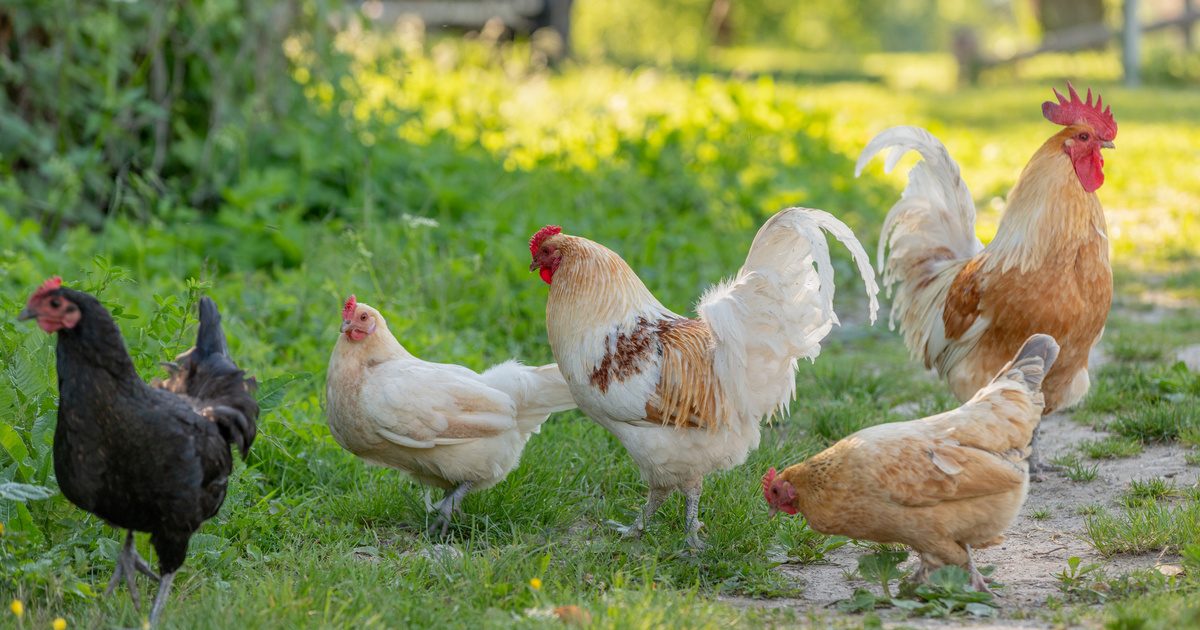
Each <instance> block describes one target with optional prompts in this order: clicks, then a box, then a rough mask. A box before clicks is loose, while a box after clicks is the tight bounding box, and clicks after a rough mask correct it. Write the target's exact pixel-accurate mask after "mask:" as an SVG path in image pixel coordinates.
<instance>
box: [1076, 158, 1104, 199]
mask: <svg viewBox="0 0 1200 630" xmlns="http://www.w3.org/2000/svg"><path fill="white" fill-rule="evenodd" d="M1075 175H1076V176H1078V177H1079V183H1080V184H1082V185H1083V189H1084V190H1086V191H1088V192H1096V191H1097V190H1098V189H1099V188H1100V187H1101V186H1103V185H1104V157H1103V156H1101V155H1100V151H1092V152H1091V153H1089V154H1087V155H1083V156H1080V157H1079V158H1078V159H1076V160H1075Z"/></svg>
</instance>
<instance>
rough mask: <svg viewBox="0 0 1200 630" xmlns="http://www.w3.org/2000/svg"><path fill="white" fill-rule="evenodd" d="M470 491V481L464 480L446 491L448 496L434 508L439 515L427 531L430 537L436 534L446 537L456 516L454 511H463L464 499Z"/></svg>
mask: <svg viewBox="0 0 1200 630" xmlns="http://www.w3.org/2000/svg"><path fill="white" fill-rule="evenodd" d="M470 491H471V482H470V481H464V482H462V483H460V484H459V485H458V487H457V488H455V489H453V490H447V491H446V497H445V498H443V499H442V500H441V501H439V502H438V504H437V506H435V508H434V509H435V510H437V513H438V517H437V518H436V519H434V521H433V523H432V524H431V525H430V526H429V530H428V531H427V532H426V534H427V535H428V536H429V537H431V538H432V537H433V536H434V535H435V534H437V535H438V536H439V537H440V538H445V537H446V533H447V532H449V531H450V521H451V519H452V518H453V517H454V513H455V512H458V511H461V509H462V502H463V499H464V498H465V497H466V496H467V493H468V492H470Z"/></svg>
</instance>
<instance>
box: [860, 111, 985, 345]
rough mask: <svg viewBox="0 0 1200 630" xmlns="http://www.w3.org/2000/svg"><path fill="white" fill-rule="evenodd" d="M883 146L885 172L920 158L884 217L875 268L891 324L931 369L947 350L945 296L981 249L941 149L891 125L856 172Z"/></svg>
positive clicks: (965, 197)
mask: <svg viewBox="0 0 1200 630" xmlns="http://www.w3.org/2000/svg"><path fill="white" fill-rule="evenodd" d="M885 149H891V151H890V152H889V154H888V157H887V160H886V162H885V164H884V168H885V170H886V171H889V172H890V171H891V170H892V168H894V167H895V166H896V164H897V163H898V162H899V160H900V158H901V157H903V156H904V154H905V153H907V152H909V151H916V152H917V153H919V154H920V155H921V158H922V161H920V162H918V163H917V164H916V166H914V167H913V168H912V170H911V171H909V174H908V185H907V186H906V187H905V188H904V192H903V193H901V195H900V200H899V201H897V202H896V204H895V205H894V206H892V208H891V210H889V211H888V214H887V217H886V218H885V219H884V222H883V228H882V230H881V232H880V235H879V251H878V255H877V264H878V266H879V270H880V272H881V274H882V276H883V285H884V287H885V288H886V290H887V292H888V294H889V295H892V294H893V293H894V296H895V297H894V299H893V300H892V309H891V314H890V315H889V318H888V323H889V325H890V326H891V327H892V328H895V327H896V323H897V321H899V325H900V330H901V332H903V333H904V342H905V345H907V346H908V349H909V351H910V352H912V354H913V356H914V357H917V358H921V359H923V360H924V361H925V364H926V365H927V366H930V365H933V364H934V363H935V362H936V361H937V360H938V357H939V356H940V355H941V353H942V351H943V350H944V349H945V348H944V346H945V339H943V338H942V335H943V332H942V330H941V327H940V324H941V320H942V309H943V307H944V306H945V303H946V299H945V298H946V292H947V291H948V290H949V289H950V284H951V283H952V282H953V281H954V278H955V276H956V275H957V274H958V272H959V271H960V270H961V269H962V266H963V265H964V264H966V261H967V260H969V259H971V258H972V257H974V256H975V255H976V254H978V253H979V252H980V251H982V250H983V243H981V242H980V241H979V238H978V237H976V236H975V204H974V201H972V199H971V192H970V191H969V190H968V189H967V185H966V183H964V182H963V180H962V177H961V175H960V174H959V170H958V164H957V163H955V162H954V160H953V159H952V158H951V157H950V154H949V152H947V151H946V147H945V146H944V145H943V144H942V143H941V142H940V141H938V139H937V138H935V137H933V134H930V133H929V132H928V131H926V130H924V129H921V128H920V127H893V128H891V129H887V130H885V131H883V132H882V133H880V134H879V135H877V136H875V138H874V139H872V140H871V142H869V143H868V144H867V146H866V148H864V149H863V152H862V154H861V155H860V156H859V158H858V163H857V165H856V167H855V175H859V174H861V173H862V170H863V168H864V167H865V166H866V165H867V163H868V162H870V161H871V159H872V158H873V157H874V156H875V155H876V154H877V153H879V152H880V151H883V150H885ZM897 285H898V286H897Z"/></svg>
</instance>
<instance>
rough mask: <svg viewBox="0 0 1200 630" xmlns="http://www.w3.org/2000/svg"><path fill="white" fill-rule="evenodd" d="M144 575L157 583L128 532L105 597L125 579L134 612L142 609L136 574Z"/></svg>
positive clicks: (131, 533)
mask: <svg viewBox="0 0 1200 630" xmlns="http://www.w3.org/2000/svg"><path fill="white" fill-rule="evenodd" d="M138 573H141V574H143V575H146V576H147V577H149V578H150V579H152V580H154V581H155V582H158V581H159V577H158V575H156V574H155V573H154V571H153V570H151V568H150V565H149V564H147V563H146V561H145V560H144V559H142V557H141V556H140V555H138V552H137V548H136V547H134V546H133V531H132V530H130V531H129V532H128V533H127V534H126V536H125V544H124V545H122V546H121V551H120V553H118V554H117V566H116V568H115V569H114V570H113V575H112V578H111V579H109V580H108V587H107V588H105V589H104V594H105V596H108V595H112V593H113V591H115V590H116V589H117V585H118V584H120V582H121V578H122V577H124V578H125V585H126V586H128V587H129V597H130V599H132V600H133V607H134V608H135V609H136V610H139V611H140V610H141V609H142V600H141V595H140V594H139V593H138V589H137V574H138Z"/></svg>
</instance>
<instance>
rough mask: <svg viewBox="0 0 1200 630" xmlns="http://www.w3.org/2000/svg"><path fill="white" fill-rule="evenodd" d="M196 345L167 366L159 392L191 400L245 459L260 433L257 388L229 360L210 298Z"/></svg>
mask: <svg viewBox="0 0 1200 630" xmlns="http://www.w3.org/2000/svg"><path fill="white" fill-rule="evenodd" d="M199 311H200V326H199V329H198V330H197V331H196V345H195V346H193V347H192V348H191V349H189V350H188V351H187V352H184V353H183V354H180V355H179V356H178V357H175V361H174V362H173V363H168V364H165V365H164V367H166V369H167V372H168V373H169V374H170V376H168V378H167V379H166V380H165V381H156V382H155V383H154V385H155V386H157V387H160V388H162V389H165V390H167V391H170V392H173V393H175V394H178V395H180V396H183V397H185V398H186V399H187V400H188V402H190V403H191V404H192V408H193V409H194V410H195V411H196V413H198V414H200V415H202V416H204V417H206V418H208V419H209V420H211V421H212V422H215V423H216V424H217V427H218V428H219V429H220V431H221V435H222V436H223V437H224V438H225V441H226V442H228V443H229V444H230V445H233V446H237V447H238V450H240V451H241V453H242V457H245V456H246V455H247V454H248V453H249V451H250V445H251V444H253V443H254V438H255V436H256V435H257V432H258V429H257V425H256V422H257V420H258V411H259V409H258V401H257V400H256V399H255V398H254V391H255V390H256V389H257V383H256V382H255V381H254V379H253V378H247V377H246V375H245V372H244V371H242V370H241V369H240V368H238V366H237V364H235V363H234V362H233V359H232V358H231V357H230V356H229V345H228V343H227V342H226V340H225V331H224V330H223V329H222V328H221V314H220V312H219V311H218V310H217V305H216V304H215V303H214V302H213V301H212V300H211V299H209V298H208V297H207V296H205V297H202V298H200V304H199Z"/></svg>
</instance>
